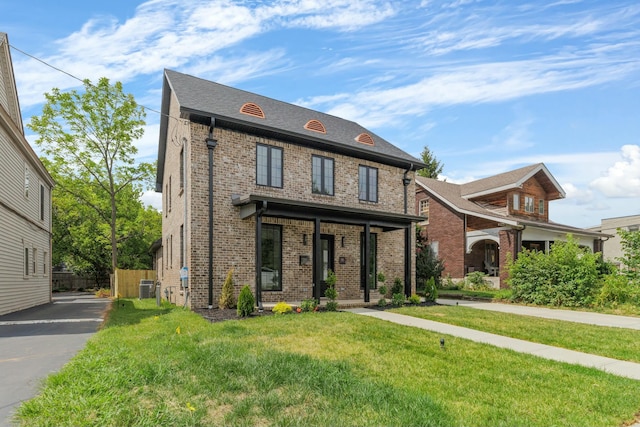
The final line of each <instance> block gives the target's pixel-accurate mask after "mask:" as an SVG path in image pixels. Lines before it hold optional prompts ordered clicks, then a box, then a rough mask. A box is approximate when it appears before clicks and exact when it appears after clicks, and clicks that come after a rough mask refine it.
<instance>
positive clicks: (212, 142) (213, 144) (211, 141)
mask: <svg viewBox="0 0 640 427" xmlns="http://www.w3.org/2000/svg"><path fill="white" fill-rule="evenodd" d="M215 126H216V119H215V117H211V123H210V125H209V137H208V138H207V139H206V143H207V149H208V150H209V278H208V280H209V309H212V308H213V149H214V148H216V145H218V141H217V140H216V139H215V138H214V137H213V130H214V129H215Z"/></svg>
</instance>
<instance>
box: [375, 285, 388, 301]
mask: <svg viewBox="0 0 640 427" xmlns="http://www.w3.org/2000/svg"><path fill="white" fill-rule="evenodd" d="M378 292H380V295H382V297H383V298H386V297H387V292H389V290H388V289H387V287H386V286H385V285H382V286H380V287H379V288H378Z"/></svg>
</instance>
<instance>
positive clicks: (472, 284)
mask: <svg viewBox="0 0 640 427" xmlns="http://www.w3.org/2000/svg"><path fill="white" fill-rule="evenodd" d="M464 288H465V289H469V290H472V291H487V290H489V289H493V288H492V287H491V282H490V281H488V280H487V275H486V274H484V273H483V272H482V271H474V272H472V273H469V274H467V276H466V277H465V278H464Z"/></svg>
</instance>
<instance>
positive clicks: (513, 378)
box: [18, 300, 640, 426]
mask: <svg viewBox="0 0 640 427" xmlns="http://www.w3.org/2000/svg"><path fill="white" fill-rule="evenodd" d="M121 304H123V305H118V306H117V307H116V308H115V309H114V310H113V311H112V313H111V315H110V318H109V321H108V322H107V324H106V327H105V328H104V329H103V330H102V331H100V332H99V333H98V334H96V335H95V336H94V337H93V338H92V339H91V340H89V342H88V344H87V347H86V348H85V349H84V350H83V351H81V352H80V353H79V354H78V355H77V356H76V357H75V358H74V359H73V360H72V361H71V362H70V363H68V364H67V365H66V366H65V367H64V368H63V369H62V371H61V372H60V373H58V374H55V375H53V376H51V377H49V379H48V380H47V381H46V383H45V385H44V387H43V389H42V393H41V394H40V395H39V396H38V397H36V398H35V399H32V400H31V401H28V402H26V403H24V404H23V405H22V406H21V407H20V408H19V411H18V412H19V420H20V422H21V423H22V424H23V425H26V426H31V425H43V426H47V425H49V426H66V425H74V426H75V425H83V426H86V425H100V426H125V425H126V426H155V425H172V426H174V425H184V426H188V425H194V426H196V425H207V426H209V425H211V426H218V425H220V426H254V425H261V426H269V425H278V426H281V425H282V426H289V425H317V426H346V425H357V426H381V425H384V426H393V425H398V426H400V425H405V426H415V425H434V426H438V425H443V426H455V425H460V426H468V425H473V426H513V425H530V426H536V425H538V426H549V425H558V426H561V425H598V426H606V425H611V426H619V425H622V424H623V423H626V422H630V421H632V420H633V419H634V414H635V413H637V412H638V409H639V408H640V382H638V381H634V380H630V379H625V378H620V377H616V376H613V375H609V374H606V373H604V372H601V371H598V370H595V369H588V368H584V367H579V366H573V365H568V364H562V363H557V362H552V361H547V360H542V359H539V358H536V357H533V356H529V355H523V354H518V353H515V352H512V351H508V350H502V349H498V348H495V347H491V346H488V345H484V344H478V343H473V342H470V341H467V340H463V339H458V338H454V337H447V338H446V339H447V347H446V350H442V349H441V348H440V345H439V339H440V335H437V334H433V333H430V332H427V331H423V330H417V329H415V328H410V327H405V326H400V325H395V324H392V323H389V322H384V321H380V320H377V319H372V318H368V317H365V316H358V315H356V314H351V313H340V312H337V313H303V314H296V315H282V316H280V315H278V316H276V315H274V316H265V317H260V318H255V319H249V320H242V321H227V322H221V323H216V324H209V323H208V322H207V321H205V320H204V319H202V318H201V317H199V316H198V315H196V314H194V313H191V312H189V311H186V310H183V309H180V308H175V307H168V306H165V307H162V308H157V307H155V306H154V305H153V304H154V302H153V301H151V302H149V301H148V300H147V301H145V300H142V301H138V300H124V301H122V300H121ZM178 327H179V328H180V333H179V334H178V333H177V328H178Z"/></svg>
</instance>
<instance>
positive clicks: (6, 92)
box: [0, 33, 24, 135]
mask: <svg viewBox="0 0 640 427" xmlns="http://www.w3.org/2000/svg"><path fill="white" fill-rule="evenodd" d="M0 106H1V107H2V108H4V109H5V110H6V112H7V113H8V114H9V116H10V117H11V120H12V121H13V122H14V124H15V126H16V127H17V128H18V129H19V130H20V132H21V133H22V134H23V135H24V128H23V125H22V115H21V114H20V104H19V102H18V90H17V88H16V81H15V76H14V74H13V65H12V62H11V51H10V50H9V38H8V37H7V34H6V33H0Z"/></svg>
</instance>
